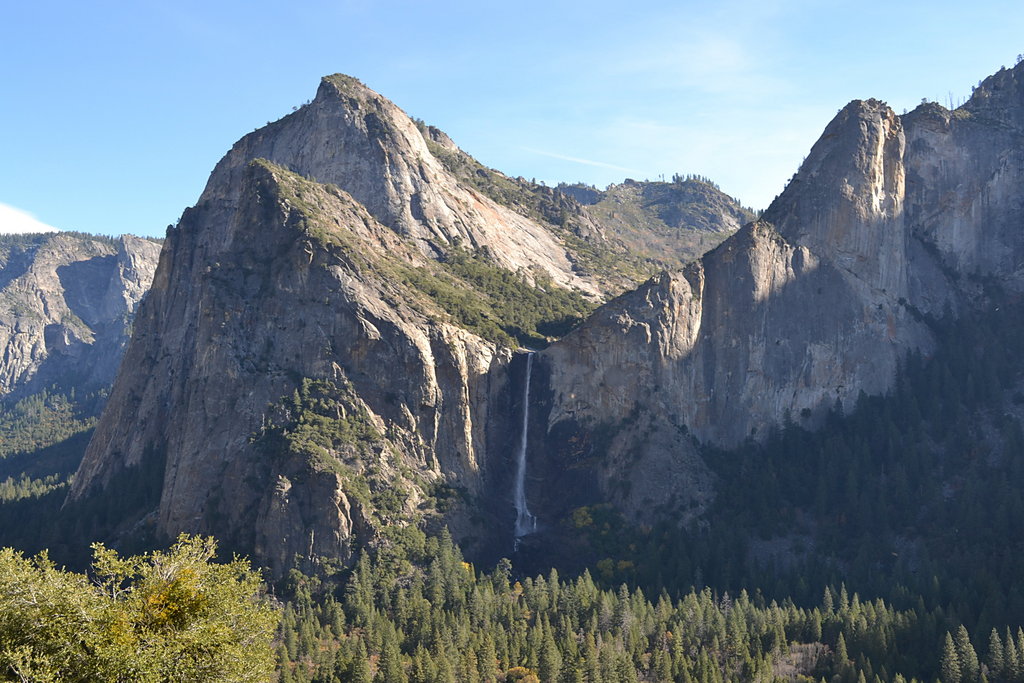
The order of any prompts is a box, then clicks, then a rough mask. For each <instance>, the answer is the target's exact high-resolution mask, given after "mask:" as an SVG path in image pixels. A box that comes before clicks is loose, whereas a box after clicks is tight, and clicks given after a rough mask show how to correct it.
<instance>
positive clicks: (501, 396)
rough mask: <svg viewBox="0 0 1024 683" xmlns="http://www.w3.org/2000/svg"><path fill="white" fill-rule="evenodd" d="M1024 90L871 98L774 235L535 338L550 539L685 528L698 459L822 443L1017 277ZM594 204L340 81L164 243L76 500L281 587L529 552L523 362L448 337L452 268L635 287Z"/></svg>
mask: <svg viewBox="0 0 1024 683" xmlns="http://www.w3.org/2000/svg"><path fill="white" fill-rule="evenodd" d="M1022 73H1024V72H1022V70H1021V68H1020V67H1019V68H1018V69H1015V70H1014V71H1011V72H1001V73H1000V74H997V75H996V76H994V77H992V78H991V79H989V80H987V81H985V83H984V84H983V85H982V87H981V88H980V89H979V90H978V92H977V93H976V95H975V97H974V98H973V99H972V100H971V102H969V103H968V104H967V105H966V106H965V107H963V108H962V109H960V110H957V111H955V112H946V111H945V110H942V109H941V108H938V107H936V106H934V105H929V106H925V107H922V108H919V109H918V110H917V111H915V112H914V113H912V114H910V115H908V116H906V117H903V118H900V117H898V116H896V115H895V114H894V113H893V112H892V111H891V110H890V109H889V108H888V107H887V106H886V105H884V104H883V103H881V102H877V101H874V100H868V101H856V102H853V103H851V104H850V105H848V106H847V107H846V108H844V109H843V110H842V111H841V112H840V113H839V115H838V116H837V117H836V118H835V120H834V121H833V122H832V123H830V124H829V126H828V127H827V128H826V130H825V132H824V134H823V135H822V138H821V139H820V140H819V141H818V143H817V144H816V145H815V146H814V148H813V149H812V150H811V152H810V154H809V156H808V158H807V160H806V162H805V163H804V164H803V166H802V168H801V169H800V171H799V172H798V173H797V174H796V176H795V177H794V179H793V181H792V182H791V183H790V184H789V185H788V187H787V188H786V189H785V191H784V192H783V193H782V195H781V196H780V197H779V198H778V199H777V200H776V202H774V203H773V205H772V206H771V207H770V208H769V209H768V211H766V212H765V213H764V215H763V216H762V217H761V218H760V219H758V220H756V221H753V222H750V223H748V224H747V225H745V227H743V228H742V229H740V230H739V231H738V232H736V233H735V234H734V235H733V236H732V237H730V238H728V239H727V240H726V241H724V242H723V243H722V244H721V245H720V246H718V247H717V248H715V249H714V250H713V251H711V252H709V253H708V254H706V255H705V256H704V257H703V258H701V259H700V260H699V261H696V262H694V263H692V264H691V265H689V266H687V267H686V268H685V269H684V270H682V271H681V272H677V273H674V274H670V273H664V274H661V275H659V276H657V277H654V278H653V279H651V280H649V281H647V282H646V283H644V284H642V285H641V286H640V287H639V288H636V289H633V290H632V291H629V292H627V293H625V294H622V295H621V296H619V297H618V298H616V299H614V300H612V301H610V302H608V303H606V304H605V305H603V306H601V307H600V308H599V309H597V311H596V312H594V313H593V314H592V315H591V316H590V317H589V318H588V319H587V320H586V321H585V322H584V323H583V324H582V325H581V326H580V327H578V328H577V329H576V330H575V331H573V332H571V333H570V334H568V335H567V336H565V337H564V338H563V339H562V340H561V341H558V342H557V343H555V344H553V345H552V346H550V347H549V348H547V349H546V350H545V351H543V352H539V353H538V357H537V362H536V363H534V364H533V367H534V372H535V376H534V377H533V385H532V388H531V393H530V399H529V400H530V401H531V410H530V425H529V429H530V432H529V434H530V443H531V448H530V453H531V455H530V463H529V465H528V482H527V496H528V498H529V507H530V509H531V511H533V512H537V511H541V513H542V515H541V524H542V526H543V524H544V522H545V516H546V518H547V519H552V518H556V517H558V516H560V515H563V514H565V513H566V512H568V511H569V510H570V509H571V508H572V506H573V505H579V504H583V503H584V502H586V501H593V500H600V501H612V502H614V503H616V504H618V505H619V507H620V508H621V509H622V510H624V511H626V512H627V513H628V514H629V515H630V516H631V517H632V519H634V520H637V521H656V520H657V519H658V517H659V516H664V515H665V514H677V515H678V517H679V518H680V519H682V520H690V519H694V518H695V517H697V516H699V515H700V513H701V511H702V509H703V508H704V506H706V505H707V504H708V502H709V501H710V500H711V499H712V498H713V495H714V480H713V477H712V475H711V474H710V473H709V471H708V470H707V468H706V467H705V466H704V464H703V462H702V461H701V459H700V457H699V454H698V450H697V448H696V444H697V442H710V443H714V444H718V445H722V446H731V445H735V444H737V443H740V442H742V441H743V440H745V439H747V438H755V439H756V438H759V437H760V436H761V435H763V434H764V433H765V432H766V431H768V430H769V429H771V428H772V427H774V426H776V425H779V424H781V423H783V422H784V421H785V420H786V419H787V416H788V418H789V419H792V420H799V421H803V422H804V423H805V424H808V425H811V426H813V424H815V421H816V420H818V419H820V418H821V417H822V416H823V415H824V414H825V413H827V412H828V411H829V410H831V409H833V408H834V407H836V406H837V405H841V406H845V407H849V406H852V405H853V403H854V402H855V401H856V399H857V397H858V395H859V394H860V393H861V392H865V393H868V394H872V393H880V392H884V391H886V390H887V389H888V388H889V387H890V386H891V385H892V383H893V381H894V377H895V373H896V371H897V367H898V363H899V361H900V359H901V357H902V356H903V355H904V354H905V353H906V352H907V351H908V350H910V349H915V348H919V349H925V350H927V349H928V348H929V347H930V346H931V345H932V344H933V340H932V337H931V335H930V332H929V328H928V325H927V323H926V320H927V319H928V317H929V316H939V315H942V314H943V313H944V312H945V311H953V312H955V311H956V310H958V309H959V308H960V307H962V306H967V305H971V303H970V300H971V297H972V295H973V294H974V293H975V291H976V285H975V284H974V283H975V280H977V279H978V278H995V279H998V280H1000V281H1001V282H1002V283H1003V285H1004V286H1006V287H1010V288H1016V289H1020V288H1021V287H1022V286H1024V284H1022V282H1024V277H1022V273H1024V270H1022V265H1021V262H1022V260H1021V255H1022V248H1024V247H1022V239H1021V235H1020V225H1021V224H1022V219H1024V209H1022V204H1021V197H1022V195H1021V194H1020V193H1019V192H1017V191H1014V188H1019V187H1020V186H1021V175H1022V173H1024V159H1022V154H1024V152H1022V148H1021V144H1020V140H1021V139H1024V137H1022V136H1021V132H1022V130H1021V125H1022V120H1024V113H1022V112H1024V107H1022V104H1021V97H1022V95H1021V92H1022V90H1021V85H1020V83H1019V81H1020V79H1021V77H1022V76H1021V74H1022ZM591 199H593V197H589V196H582V195H581V196H579V197H575V198H574V197H573V196H570V195H568V194H564V193H562V192H557V191H555V190H542V189H539V188H536V187H533V186H530V184H528V183H525V181H521V180H520V181H516V180H513V179H509V178H506V177H505V176H502V175H501V174H497V172H494V171H490V170H488V169H484V168H483V167H481V166H480V165H479V164H477V163H476V162H475V161H473V160H472V159H471V158H469V157H468V155H465V154H464V153H463V152H461V150H458V148H457V147H455V145H454V143H452V142H451V141H450V140H449V139H448V138H447V136H444V134H443V133H441V132H440V131H437V130H436V129H432V128H427V127H425V126H419V125H417V124H416V123H414V122H412V121H411V120H410V119H409V118H408V117H406V116H405V115H404V114H402V113H401V111H400V110H398V109H397V107H395V106H394V105H393V104H391V103H390V102H388V101H386V100H384V99H383V98H381V97H380V96H379V95H377V94H376V93H373V92H372V91H370V90H369V89H367V88H366V87H365V86H363V85H361V84H360V83H358V82H357V81H354V80H352V79H349V78H347V77H341V76H334V77H328V78H326V79H324V81H323V83H322V84H321V86H320V90H319V92H318V94H317V97H316V99H315V100H314V101H313V102H312V103H311V104H310V105H307V106H306V107H303V108H302V109H300V110H299V111H297V112H296V113H294V114H292V115H290V116H288V117H286V118H284V119H282V120H281V121H279V122H277V123H274V124H271V125H269V126H268V127H267V128H264V129H262V130H260V131H257V132H255V133H252V134H251V135H248V136H246V137H245V138H243V139H242V140H241V141H239V142H238V143H237V144H236V145H235V146H234V148H233V149H232V150H231V151H230V152H229V153H228V155H227V156H226V157H225V158H224V159H223V160H222V161H221V162H220V163H219V164H218V166H217V167H216V169H215V170H214V172H213V174H212V175H211V178H210V181H209V184H208V186H207V188H206V190H205V191H204V193H203V195H202V197H201V198H200V201H199V203H198V204H197V205H196V206H195V207H193V208H192V209H189V210H188V211H187V212H186V213H185V215H184V216H183V218H182V220H181V222H180V224H179V225H178V226H177V227H176V228H174V229H173V230H172V231H171V232H170V233H169V235H168V240H167V244H166V246H165V249H164V251H163V255H162V257H161V264H160V267H159V269H158V272H157V275H156V277H155V280H154V284H153V288H152V290H151V293H150V295H149V296H148V297H147V299H146V301H145V303H144V305H143V306H142V309H141V311H140V313H139V316H138V319H137V322H136V328H135V334H134V336H133V338H132V341H131V343H130V345H129V348H128V351H127V353H126V356H125V361H124V364H123V366H122V368H121V371H120V373H119V376H118V379H117V381H116V383H115V385H114V388H113V391H112V394H111V399H110V402H109V404H108V407H107V410H106V412H105V413H104V415H103V417H102V419H101V421H100V424H99V426H98V427H97V429H96V433H95V436H94V438H93V441H92V443H91V444H90V447H89V450H88V452H87V454H86V457H85V459H84V461H83V463H82V466H81V469H80V470H79V472H78V475H77V476H76V479H75V481H74V487H73V489H72V492H71V495H70V500H69V505H72V506H74V505H79V504H81V505H87V504H88V502H89V501H90V500H95V499H97V498H98V497H100V495H101V493H102V492H103V491H104V489H105V488H111V487H113V488H116V487H119V486H124V485H125V482H134V483H137V484H140V485H141V486H142V487H143V488H145V487H147V486H152V487H153V494H152V496H151V497H149V498H146V499H144V500H141V502H139V503H138V505H137V506H136V508H133V509H132V510H130V511H122V512H124V514H126V515H127V518H128V520H129V522H136V521H139V520H142V521H143V522H151V523H152V525H153V528H154V530H155V531H156V532H157V533H158V534H160V535H163V536H173V535H174V534H176V533H178V532H181V531H188V532H202V533H214V534H216V535H217V536H219V537H220V538H222V539H224V540H225V541H226V542H227V543H228V545H229V547H231V546H234V547H236V548H238V549H242V550H246V551H249V552H254V553H255V555H256V557H257V558H258V559H260V560H262V561H264V562H266V563H268V564H269V565H270V566H271V568H272V570H273V571H274V572H275V573H277V574H278V575H280V574H282V573H283V572H284V571H286V569H287V567H288V566H290V563H291V562H292V561H293V558H296V557H300V558H304V559H305V560H306V561H308V562H311V563H313V564H318V563H319V564H320V565H321V566H323V565H324V564H325V561H324V560H323V559H321V558H328V559H332V560H339V559H340V560H342V561H344V560H346V559H347V558H348V557H349V556H350V553H351V552H352V549H353V548H354V547H355V545H357V544H359V543H367V542H372V541H374V540H379V539H386V538H387V536H388V534H389V533H397V532H396V531H395V530H396V529H399V528H400V527H402V526H403V525H407V524H412V523H422V524H431V523H434V522H440V521H444V522H445V523H448V524H449V525H451V526H452V527H453V532H454V533H455V535H456V536H458V537H460V538H463V539H466V538H469V537H472V536H487V535H490V536H495V535H502V534H503V533H504V532H502V531H501V529H504V528H506V527H507V529H508V533H509V534H510V532H511V526H512V524H511V522H512V519H511V517H510V516H509V515H510V513H511V505H510V501H509V500H508V496H507V491H508V489H510V488H511V487H510V486H508V483H509V482H508V477H509V476H510V474H509V463H508V460H509V459H510V458H511V455H512V453H511V450H512V444H514V443H516V441H517V439H516V438H514V437H515V436H516V435H517V429H518V426H517V423H518V419H519V418H518V415H521V413H520V412H519V411H520V410H521V406H517V401H518V397H519V396H521V395H522V393H521V386H522V377H521V374H522V373H523V372H524V371H525V366H526V363H525V362H523V361H522V360H521V359H522V357H523V356H522V354H518V355H517V354H514V353H513V351H512V350H511V349H509V348H507V347H504V346H502V345H501V344H500V343H495V342H494V341H487V340H486V339H484V338H483V337H481V336H478V335H476V334H472V333H470V332H468V331H467V329H466V327H467V325H466V324H464V325H463V326H462V327H460V326H459V325H456V324H454V323H455V321H456V317H455V315H454V313H452V308H451V307H452V306H454V305H466V299H465V298H464V292H460V287H463V288H468V289H469V290H471V291H473V288H474V287H477V286H478V285H477V284H474V283H475V282H476V280H474V279H473V277H471V276H466V275H465V273H463V276H465V277H464V279H462V280H458V281H456V280H451V279H447V280H446V279H444V278H446V277H449V276H450V275H451V272H449V271H445V268H449V267H450V265H451V263H453V262H454V261H455V260H456V257H458V258H462V256H459V254H461V253H462V252H461V251H460V250H463V249H468V250H469V251H470V252H472V253H475V254H477V255H481V257H482V258H483V257H486V259H489V261H488V263H490V264H492V265H494V266H496V267H498V268H500V269H504V270H503V272H507V271H514V272H519V273H520V274H521V276H522V277H523V278H524V279H525V280H528V281H529V282H531V283H534V284H537V285H539V287H538V288H537V289H538V290H542V289H545V288H560V287H565V288H575V289H577V290H580V291H584V292H587V293H588V295H589V296H591V297H595V298H596V297H598V296H600V295H602V294H607V293H609V292H614V291H616V285H615V284H614V283H615V282H616V281H617V282H619V283H620V284H621V282H622V281H623V280H622V277H621V276H622V273H621V272H616V270H615V268H614V267H608V266H607V262H608V258H606V257H607V254H609V253H614V249H611V250H610V251H600V249H603V248H605V247H607V246H608V245H609V244H611V243H612V242H613V241H614V236H613V235H609V234H608V233H609V232H610V231H609V230H608V229H607V226H602V224H601V222H600V221H599V220H596V219H595V217H594V216H593V215H591V214H590V213H588V208H587V207H585V206H584V203H589V204H593V202H591V201H590V200H591ZM581 201H582V202H583V203H581ZM663 222H664V221H663ZM666 225H667V222H666ZM595 254H596V256H595ZM602 255H603V256H602ZM602 263H604V264H606V265H605V266H601V264H602ZM446 264H447V265H446ZM602 267H604V268H605V269H604V270H601V268H602ZM446 272H447V273H448V274H447V275H445V273H446ZM616 278H619V279H618V280H616ZM452 283H455V284H454V285H453V284H452ZM460 283H461V284H460ZM478 293H479V292H478ZM472 296H473V294H472V293H471V294H470V297H472ZM460 297H463V298H460ZM460 302H461V303H460ZM473 310H475V309H473ZM464 312H465V311H464ZM470 312H472V310H471V311H470ZM477 317H478V318H480V317H483V318H486V313H484V314H480V315H478V316H477ZM468 319H469V318H468V317H464V318H462V319H461V320H463V321H464V320H468ZM484 322H486V321H484ZM474 329H476V328H474ZM481 329H482V328H481ZM540 456H543V457H540ZM457 500H462V501H465V503H464V504H462V505H461V506H460V505H459V504H458V503H457V502H456V503H455V504H454V508H452V507H450V505H449V504H450V503H452V502H453V501H457ZM446 501H447V502H446ZM505 517H508V518H507V519H506V518H505ZM474 520H475V521H474Z"/></svg>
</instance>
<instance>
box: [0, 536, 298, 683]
mask: <svg viewBox="0 0 1024 683" xmlns="http://www.w3.org/2000/svg"><path fill="white" fill-rule="evenodd" d="M93 550H94V558H95V559H94V562H93V568H92V572H91V573H92V575H93V579H92V580H90V578H89V577H87V576H85V575H82V574H76V573H73V572H67V571H64V570H63V569H58V568H57V567H56V566H55V565H54V564H53V562H51V561H50V560H49V558H48V557H47V556H46V555H45V554H42V555H39V556H37V557H35V558H32V559H29V558H25V557H24V556H23V555H21V554H20V553H18V552H15V551H13V550H11V549H3V550H0V680H33V681H51V680H52V681H68V682H72V683H73V682H77V681H82V682H85V681H125V682H134V681H139V682H142V681H146V682H150V681H154V682H161V681H167V682H168V683H170V682H171V681H175V682H179V681H196V682H199V681H239V682H242V681H261V680H267V679H268V677H269V676H270V674H271V672H272V671H273V668H274V661H275V656H274V655H275V653H274V650H273V649H272V648H271V638H272V636H273V632H274V628H275V626H276V625H277V622H278V612H277V610H276V609H275V608H274V607H273V606H272V605H271V604H270V602H269V601H268V600H267V599H266V597H265V596H264V594H263V590H262V584H261V582H260V578H259V575H258V574H257V573H256V572H254V571H252V569H251V568H250V566H249V564H248V562H246V561H243V560H238V559H236V560H234V561H232V562H230V563H227V564H216V563H212V562H211V561H210V560H212V559H213V557H214V555H215V553H216V545H215V543H214V541H213V540H212V539H203V538H190V537H187V536H181V537H180V538H179V539H178V541H177V543H175V544H174V546H173V547H172V548H171V549H170V550H169V551H167V552H154V553H150V554H147V555H141V556H136V557H128V558H122V557H119V556H118V555H117V553H115V552H114V551H112V550H109V549H107V548H104V547H103V546H102V545H98V544H97V545H95V546H93Z"/></svg>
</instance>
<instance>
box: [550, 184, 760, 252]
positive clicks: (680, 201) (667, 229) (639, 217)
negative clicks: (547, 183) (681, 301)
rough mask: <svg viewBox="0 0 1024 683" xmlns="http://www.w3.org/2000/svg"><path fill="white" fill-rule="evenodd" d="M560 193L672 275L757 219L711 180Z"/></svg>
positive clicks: (578, 188)
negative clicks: (571, 198) (574, 200)
mask: <svg viewBox="0 0 1024 683" xmlns="http://www.w3.org/2000/svg"><path fill="white" fill-rule="evenodd" d="M557 189H558V191H559V192H561V193H563V194H567V195H569V196H571V197H573V198H574V199H576V200H577V201H578V202H580V203H581V204H583V205H584V208H585V209H586V211H587V213H588V214H589V215H590V217H591V218H592V219H593V220H594V221H595V222H596V223H597V224H598V225H600V226H601V228H602V229H603V230H604V234H605V235H606V236H608V237H609V238H610V239H615V240H617V241H619V242H621V243H623V244H625V245H627V247H628V249H629V250H630V251H631V252H632V253H635V254H638V255H642V256H644V257H646V258H648V259H650V260H651V261H652V262H655V263H657V264H659V265H660V266H661V267H662V268H666V269H670V270H676V269H679V268H682V267H683V266H685V265H686V264H688V263H689V262H690V261H693V260H694V259H696V258H699V257H700V256H701V255H703V254H704V253H706V252H707V251H710V250H711V249H712V248H713V247H716V246H717V245H718V244H720V243H721V242H722V240H724V239H725V238H726V237H728V236H729V235H731V234H732V233H734V232H736V231H737V230H739V229H740V227H742V226H743V225H744V224H746V223H749V222H750V221H751V220H753V219H754V213H753V212H752V211H750V210H748V209H746V208H744V207H743V206H741V205H740V203H739V202H738V201H737V200H735V199H733V198H732V197H730V196H729V195H727V194H725V193H724V192H722V191H721V190H720V189H719V188H718V186H716V185H715V184H714V183H712V182H711V181H710V180H708V179H706V178H696V177H683V176H676V177H675V178H673V180H672V182H652V181H642V182H639V181H635V180H627V181H625V182H624V183H621V184H618V185H610V186H609V187H608V188H606V189H605V190H598V189H597V188H594V187H590V186H588V185H581V184H576V185H566V184H562V185H559V186H558V188H557Z"/></svg>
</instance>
